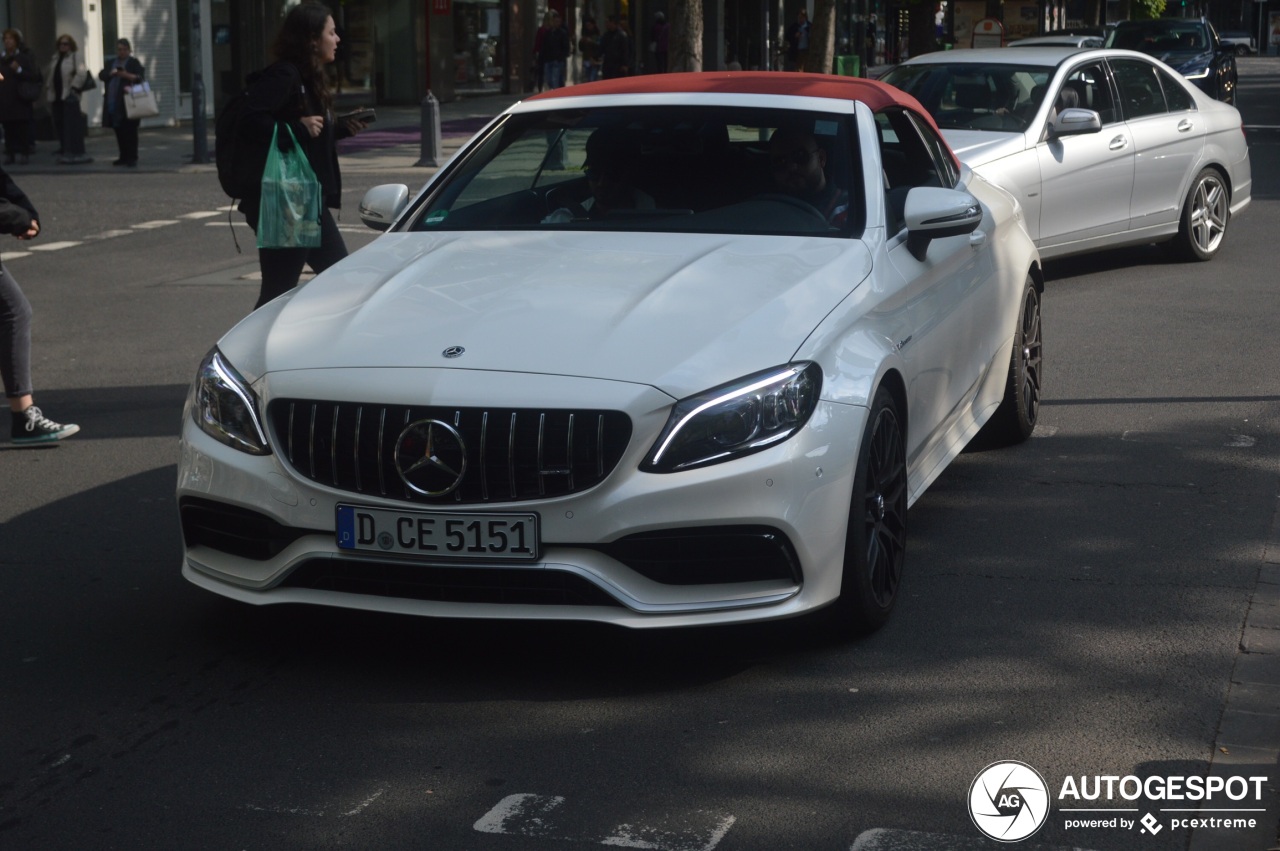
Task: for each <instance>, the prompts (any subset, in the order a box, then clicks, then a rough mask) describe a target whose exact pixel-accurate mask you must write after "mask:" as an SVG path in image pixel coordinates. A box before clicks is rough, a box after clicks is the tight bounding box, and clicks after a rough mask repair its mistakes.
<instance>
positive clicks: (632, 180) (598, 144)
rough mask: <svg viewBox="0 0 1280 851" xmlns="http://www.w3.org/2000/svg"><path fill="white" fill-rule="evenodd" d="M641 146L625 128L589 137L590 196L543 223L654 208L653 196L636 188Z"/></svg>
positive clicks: (586, 167)
mask: <svg viewBox="0 0 1280 851" xmlns="http://www.w3.org/2000/svg"><path fill="white" fill-rule="evenodd" d="M639 147H640V146H639V145H638V144H636V142H635V139H634V136H633V135H632V134H631V133H629V132H628V131H627V130H626V129H624V128H622V127H600V128H598V129H596V130H595V131H594V132H593V133H592V134H591V135H590V136H589V137H588V138H587V161H586V164H585V165H584V166H583V171H585V172H586V177H587V186H588V188H590V190H591V197H589V198H587V199H586V200H585V201H583V202H582V203H581V204H571V205H569V206H565V207H561V208H560V209H558V210H555V211H554V212H552V213H551V214H550V215H548V216H547V217H546V218H545V219H543V220H542V221H543V223H544V224H563V223H565V222H571V221H574V220H575V219H600V218H603V217H604V216H607V215H608V214H609V213H610V212H611V211H613V210H652V209H655V208H656V207H657V204H656V203H655V202H654V200H653V197H652V196H651V195H649V194H648V193H646V192H643V191H641V190H640V189H637V188H636V166H637V160H638V159H639Z"/></svg>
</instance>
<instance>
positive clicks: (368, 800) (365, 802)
mask: <svg viewBox="0 0 1280 851" xmlns="http://www.w3.org/2000/svg"><path fill="white" fill-rule="evenodd" d="M385 791H387V790H386V789H379V790H378V791H377V792H374V793H373V794H372V795H370V796H369V797H367V798H365V799H364V800H363V801H361V802H360V803H359V804H357V805H356V808H355V809H354V810H347V811H346V812H345V813H343V814H342V815H344V816H356V815H359V814H360V811H361V810H363V809H365V808H366V807H368V806H369V805H370V804H372V803H373V802H374V801H376V800H378V799H379V798H381V797H382V793H383V792H385Z"/></svg>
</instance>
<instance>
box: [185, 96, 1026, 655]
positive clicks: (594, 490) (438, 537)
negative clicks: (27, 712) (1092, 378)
mask: <svg viewBox="0 0 1280 851" xmlns="http://www.w3.org/2000/svg"><path fill="white" fill-rule="evenodd" d="M409 199H410V194H409V190H408V188H407V187H405V186H403V185H391V186H383V187H375V188H373V189H372V190H370V191H369V192H368V193H367V194H366V196H365V198H364V201H363V202H362V204H361V207H360V211H361V216H362V218H363V219H364V220H365V221H366V222H368V223H370V224H371V225H373V226H376V227H377V228H379V229H383V230H386V231H387V232H386V233H385V234H384V235H382V236H381V237H379V238H378V239H376V240H375V241H373V242H372V243H371V244H370V245H368V246H367V247H365V248H363V249H362V250H360V251H358V252H356V253H355V254H353V255H352V256H350V257H348V258H346V259H345V260H343V261H342V262H341V263H339V264H337V265H335V266H333V267H332V268H330V269H329V270H327V271H325V272H324V273H322V274H320V275H318V276H317V277H316V278H315V279H314V280H312V281H310V282H309V283H307V284H306V285H305V286H302V287H300V288H298V289H296V290H294V291H292V292H290V293H288V294H286V295H284V296H281V297H280V298H278V299H276V300H275V301H272V302H270V303H269V304H267V305H265V306H263V307H262V308H261V309H259V310H258V311H256V312H255V313H253V314H252V315H250V316H249V317H247V318H246V319H245V320H244V321H242V322H241V323H240V324H239V325H238V326H237V327H235V328H234V329H232V330H231V331H230V332H229V333H228V334H226V335H225V336H224V337H223V338H222V339H221V340H220V341H219V342H218V344H217V346H216V348H214V349H213V350H212V351H210V352H209V354H208V356H207V357H206V359H205V360H204V362H203V363H202V364H201V365H200V367H199V370H198V372H197V376H196V380H195V383H194V385H193V387H192V391H191V394H190V398H189V400H188V403H187V406H186V411H185V415H184V418H183V429H182V435H183V436H182V447H181V449H182V451H181V462H180V468H179V473H178V488H177V496H178V506H179V511H180V515H181V520H182V532H183V538H184V542H185V553H184V558H183V567H182V569H183V573H184V575H185V576H186V577H187V578H188V579H189V580H191V581H192V582H194V583H196V584H197V585H199V586H201V587H203V588H206V589H209V590H211V591H214V592H216V593H218V594H223V595H226V596H228V597H232V598H235V599H238V600H242V601H245V602H249V603H256V604H265V603H312V604H322V605H331V606H341V607H348V608H356V609H369V610H375V611H384V612H398V613H407V614H417V615H435V616H446V617H470V618H526V619H568V620H590V621H599V622H605V623H611V624H617V625H622V626H628V627H676V626H689V625H699V624H703V625H709V624H725V623H731V622H746V621H762V620H769V619H777V618H786V617H791V616H795V615H801V614H804V613H807V612H815V611H817V610H819V609H823V608H824V607H825V608H826V609H827V611H828V612H829V613H830V614H831V617H832V619H833V621H834V622H835V623H837V624H839V625H840V626H841V628H843V629H845V630H848V631H850V632H865V631H869V630H872V629H875V628H877V627H879V626H880V625H881V624H883V623H884V622H885V620H886V619H887V618H888V617H889V613H890V612H891V610H892V609H893V607H894V602H895V600H896V598H897V595H898V590H899V587H900V586H899V583H900V581H901V579H902V575H903V568H904V564H905V562H904V553H905V546H906V540H907V508H908V506H910V505H911V504H912V503H914V502H915V501H916V500H917V499H919V498H920V496H921V494H923V493H924V491H925V489H926V488H927V487H928V486H929V484H930V483H931V482H933V481H934V480H935V479H936V478H937V476H938V475H939V474H941V473H942V471H943V470H944V469H945V468H946V467H947V465H948V464H949V463H950V462H951V461H952V459H954V458H955V457H956V456H957V455H958V454H959V453H960V451H961V450H962V449H963V448H964V447H965V445H966V444H967V443H968V442H969V440H970V438H971V437H973V436H974V434H975V433H976V432H978V431H979V429H981V428H983V427H985V428H986V429H987V430H988V434H989V435H990V436H991V437H992V438H993V439H995V440H997V441H1001V442H1016V441H1020V440H1023V439H1025V438H1026V437H1028V436H1029V435H1030V433H1031V431H1032V429H1033V428H1034V426H1035V423H1036V419H1037V415H1038V411H1039V403H1040V392H1041V391H1040V364H1041V336H1040V293H1041V290H1042V286H1043V284H1042V279H1041V272H1040V268H1039V260H1038V258H1037V255H1036V251H1035V247H1034V246H1033V245H1032V243H1031V239H1030V237H1029V236H1028V235H1027V233H1026V231H1025V229H1024V227H1023V224H1022V221H1021V213H1020V211H1019V210H1018V208H1017V204H1016V202H1015V201H1014V198H1013V196H1012V195H1010V194H1009V193H1008V192H1006V191H1005V190H1003V189H1001V188H999V187H997V186H995V185H993V184H991V183H989V182H988V181H986V180H985V179H983V178H982V177H979V176H977V175H975V174H974V173H973V172H972V171H970V170H969V169H968V168H967V167H964V166H963V165H961V164H960V162H959V161H958V160H956V158H955V156H954V154H953V153H952V152H951V150H950V149H949V148H948V147H947V145H946V142H945V141H943V139H942V137H941V136H940V135H939V134H938V131H937V129H936V128H935V126H934V124H933V121H932V119H930V118H929V116H928V114H927V113H925V111H924V110H923V109H922V108H921V107H920V105H919V104H918V103H916V101H915V100H914V99H913V98H912V97H910V96H909V95H905V94H903V93H902V92H900V91H898V90H897V89H894V88H891V87H889V86H885V85H882V84H880V83H877V82H873V81H869V80H861V79H856V78H849V77H832V76H822V75H810V74H777V73H737V74H728V75H726V74H722V73H714V74H713V73H707V74H659V75H650V76H637V77H626V78H621V79H617V80H607V81H603V82H598V83H590V84H586V85H579V86H573V87H570V88H564V89H558V90H555V91H554V92H547V93H544V94H542V95H539V96H536V97H531V98H529V99H527V100H525V101H523V102H521V103H519V104H516V105H515V106H513V107H511V108H510V109H508V110H507V112H506V113H505V114H503V115H501V116H500V117H498V118H497V119H496V120H495V121H494V122H493V123H491V124H490V125H489V126H488V128H487V129H485V130H483V131H482V132H481V133H480V134H478V135H477V136H476V137H475V138H474V139H472V140H471V141H470V142H468V143H467V144H466V145H465V146H464V147H463V148H462V149H461V150H460V151H459V152H458V153H457V154H456V155H455V156H454V157H453V158H452V159H450V161H449V163H448V164H447V165H446V166H445V167H444V168H442V169H441V170H440V171H439V172H438V173H437V174H436V175H434V176H433V177H432V178H431V179H430V181H429V182H428V183H427V185H426V187H425V188H424V189H423V190H422V192H421V193H419V194H418V195H417V197H416V198H415V199H414V200H412V201H410V200H409Z"/></svg>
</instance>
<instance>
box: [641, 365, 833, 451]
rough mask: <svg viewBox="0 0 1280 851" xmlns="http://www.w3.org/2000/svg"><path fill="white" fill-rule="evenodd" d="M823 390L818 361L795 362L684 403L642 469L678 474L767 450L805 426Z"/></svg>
mask: <svg viewBox="0 0 1280 851" xmlns="http://www.w3.org/2000/svg"><path fill="white" fill-rule="evenodd" d="M821 389H822V370H821V369H820V368H819V367H818V365H817V364H816V363H793V364H787V365H786V366H780V367H776V368H774V369H769V370H765V371H763V372H757V373H755V374H754V375H748V376H746V377H745V378H741V379H739V380H737V381H733V382H730V383H729V384H725V385H721V386H720V387H716V388H714V389H711V390H708V391H706V392H705V393H700V394H698V395H697V396H691V397H689V398H687V399H682V400H681V401H679V402H677V403H676V405H675V407H674V408H672V410H671V416H670V417H669V418H668V419H667V424H666V426H665V427H664V428H663V429H662V434H661V435H659V436H658V439H657V441H656V442H655V443H654V445H653V448H652V449H651V450H649V455H648V457H646V458H645V460H644V463H643V464H641V465H640V469H641V470H643V471H645V472H647V473H675V472H679V471H681V470H691V469H694V468H695V467H705V466H707V465H708V464H718V463H720V462H721V461H728V460H730V459H732V458H740V457H742V456H743V455H750V454H751V453H753V452H759V451H761V450H762V449H768V448H769V447H770V446H773V445H775V444H778V443H781V442H782V441H784V440H786V439H787V438H789V437H791V436H792V435H793V434H795V433H796V432H797V431H799V430H800V429H801V428H802V427H803V426H804V424H805V423H806V422H807V421H808V420H809V415H810V414H812V413H813V409H814V408H815V407H816V406H817V404H818V393H819V391H820V390H821Z"/></svg>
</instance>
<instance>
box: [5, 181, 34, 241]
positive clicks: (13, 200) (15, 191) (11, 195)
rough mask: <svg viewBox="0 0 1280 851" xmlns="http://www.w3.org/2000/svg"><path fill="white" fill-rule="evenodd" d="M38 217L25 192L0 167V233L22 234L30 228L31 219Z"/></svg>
mask: <svg viewBox="0 0 1280 851" xmlns="http://www.w3.org/2000/svg"><path fill="white" fill-rule="evenodd" d="M38 218H40V215H39V213H37V212H36V208H35V207H34V206H33V205H32V204H31V201H30V199H28V198H27V195H26V193H25V192H23V191H22V190H21V189H19V188H18V184H16V183H14V182H13V178H12V177H10V176H9V173H8V172H6V171H5V170H4V169H3V168H0V233H6V234H10V235H13V236H17V235H19V234H24V233H26V232H27V231H28V230H29V229H30V228H31V220H32V219H38Z"/></svg>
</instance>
